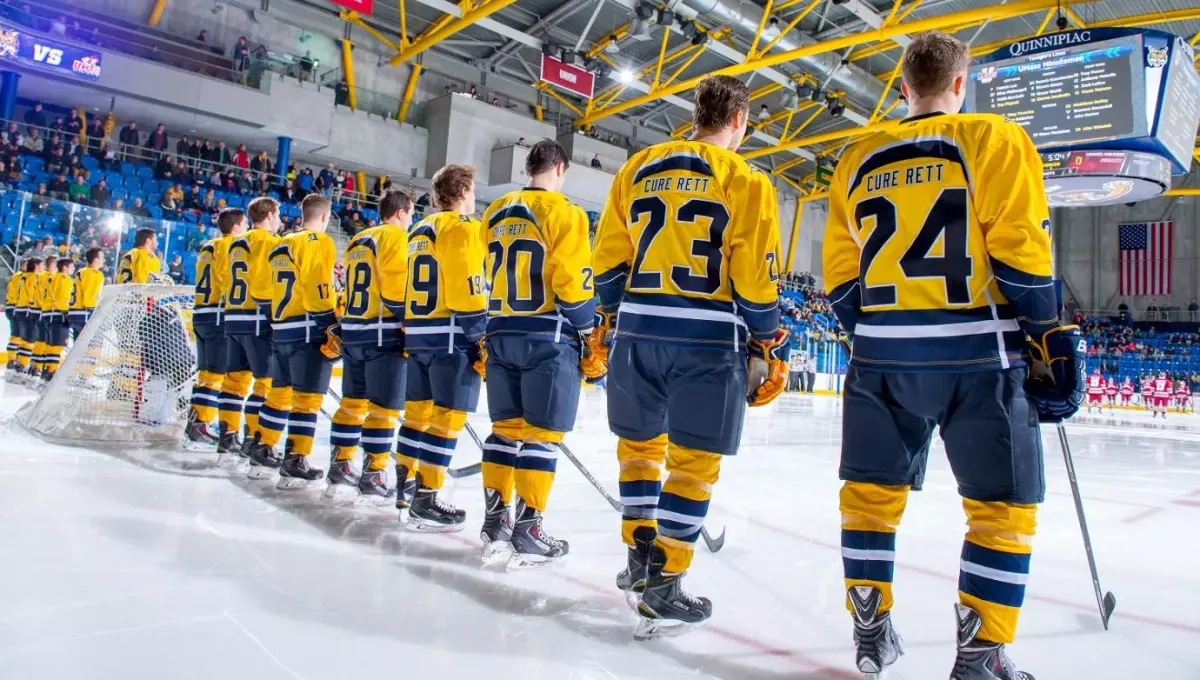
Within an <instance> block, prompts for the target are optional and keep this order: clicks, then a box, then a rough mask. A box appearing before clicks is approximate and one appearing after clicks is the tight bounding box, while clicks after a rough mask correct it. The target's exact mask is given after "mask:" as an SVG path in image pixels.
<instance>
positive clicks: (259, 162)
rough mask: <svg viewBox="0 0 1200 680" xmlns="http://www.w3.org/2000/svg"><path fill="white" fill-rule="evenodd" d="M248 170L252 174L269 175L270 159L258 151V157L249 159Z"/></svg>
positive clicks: (263, 152) (265, 153) (264, 153)
mask: <svg viewBox="0 0 1200 680" xmlns="http://www.w3.org/2000/svg"><path fill="white" fill-rule="evenodd" d="M250 169H251V170H253V171H254V172H265V173H267V174H271V170H273V169H274V168H272V167H271V159H270V157H268V156H267V152H266V151H259V152H258V155H257V156H255V157H254V158H251V159H250Z"/></svg>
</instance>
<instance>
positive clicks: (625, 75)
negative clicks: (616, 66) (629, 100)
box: [617, 68, 633, 85]
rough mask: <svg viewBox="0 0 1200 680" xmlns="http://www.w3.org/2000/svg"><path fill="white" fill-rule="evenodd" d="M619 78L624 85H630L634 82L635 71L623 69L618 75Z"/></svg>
mask: <svg viewBox="0 0 1200 680" xmlns="http://www.w3.org/2000/svg"><path fill="white" fill-rule="evenodd" d="M617 78H618V79H619V80H620V81H621V82H622V83H625V84H626V85H628V84H629V83H632V82H633V71H630V70H629V69H625V68H623V69H621V72H620V73H618V74H617Z"/></svg>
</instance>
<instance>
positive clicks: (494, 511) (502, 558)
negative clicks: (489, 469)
mask: <svg viewBox="0 0 1200 680" xmlns="http://www.w3.org/2000/svg"><path fill="white" fill-rule="evenodd" d="M483 501H484V508H485V510H484V515H483V529H481V530H480V532H479V540H481V541H483V566H484V567H494V566H496V565H499V564H506V563H508V560H509V558H510V557H512V534H513V521H512V515H511V514H510V512H509V508H508V504H507V503H505V502H504V500H503V499H502V498H501V497H500V492H499V491H496V490H495V489H484V490H483Z"/></svg>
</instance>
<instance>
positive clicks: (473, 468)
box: [446, 462, 483, 479]
mask: <svg viewBox="0 0 1200 680" xmlns="http://www.w3.org/2000/svg"><path fill="white" fill-rule="evenodd" d="M482 470H483V463H482V462H480V463H475V464H474V465H468V466H466V467H460V468H458V469H455V468H450V469H448V470H446V474H448V475H450V476H451V477H453V478H454V479H462V478H463V477H470V476H472V475H477V474H479V473H480V472H481V471H482Z"/></svg>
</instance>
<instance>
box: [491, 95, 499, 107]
mask: <svg viewBox="0 0 1200 680" xmlns="http://www.w3.org/2000/svg"><path fill="white" fill-rule="evenodd" d="M492 106H495V107H496V108H500V98H499V97H496V96H494V95H493V96H492Z"/></svg>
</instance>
